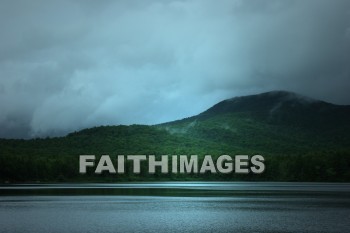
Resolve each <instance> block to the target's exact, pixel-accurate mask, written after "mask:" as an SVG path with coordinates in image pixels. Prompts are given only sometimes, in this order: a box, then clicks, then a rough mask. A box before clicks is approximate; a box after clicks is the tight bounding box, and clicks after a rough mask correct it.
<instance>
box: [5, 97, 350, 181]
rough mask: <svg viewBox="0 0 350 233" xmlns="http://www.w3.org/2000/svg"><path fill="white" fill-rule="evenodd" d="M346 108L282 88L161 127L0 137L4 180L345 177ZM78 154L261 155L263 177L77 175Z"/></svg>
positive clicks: (348, 149) (348, 153)
mask: <svg viewBox="0 0 350 233" xmlns="http://www.w3.org/2000/svg"><path fill="white" fill-rule="evenodd" d="M349 119H350V106H340V105H334V104H330V103H326V102H323V101H319V100H314V99H311V98H308V97H305V96H301V95H298V94H296V93H292V92H286V91H272V92H267V93H262V94H258V95H250V96H242V97H234V98H231V99H227V100H224V101H221V102H220V103H218V104H216V105H214V106H213V107H211V108H209V109H208V110H206V111H204V112H203V113H200V114H198V115H196V116H192V117H189V118H185V119H182V120H177V121H173V122H168V123H164V124H159V125H153V126H145V125H131V126H122V125H120V126H101V127H94V128H90V129H85V130H82V131H79V132H74V133H71V134H69V135H67V136H65V137H59V138H46V139H31V140H9V139H1V140H0V148H1V150H0V164H1V171H0V178H1V180H2V181H14V182H21V181H35V180H41V181H89V180H94V181H96V180H97V181H116V180H119V181H120V180H161V179H171V180H184V179H185V180H186V179H216V180H284V181H286V180H294V181H350V171H349V170H350V169H349V168H350V131H349V130H350V121H349ZM81 154H95V155H97V156H100V155H103V154H109V155H118V154H124V155H128V154H146V155H150V154H155V155H162V154H178V155H180V154H185V155H191V154H197V155H199V156H201V157H203V156H204V155H206V154H211V155H213V156H219V155H222V154H229V155H237V154H248V155H253V154H262V155H264V156H265V157H266V163H267V169H266V172H265V174H263V175H260V176H253V175H246V176H239V175H235V174H232V175H226V176H220V175H218V176H197V175H174V174H169V175H167V176H166V177H164V176H162V175H159V174H155V175H148V174H141V176H139V177H135V176H134V175H124V176H118V177H115V175H114V176H113V175H106V174H104V175H102V176H94V175H89V176H86V175H85V176H81V175H79V174H78V156H79V155H81Z"/></svg>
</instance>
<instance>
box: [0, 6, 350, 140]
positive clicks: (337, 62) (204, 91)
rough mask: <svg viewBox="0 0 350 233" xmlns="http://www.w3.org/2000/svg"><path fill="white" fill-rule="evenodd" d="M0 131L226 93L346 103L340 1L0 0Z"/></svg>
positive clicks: (60, 128)
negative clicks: (278, 93) (287, 94)
mask: <svg viewBox="0 0 350 233" xmlns="http://www.w3.org/2000/svg"><path fill="white" fill-rule="evenodd" d="M0 28H1V37H0V109H1V113H0V137H5V138H30V137H43V136H57V135H64V134H66V133H68V132H71V131H75V130H79V129H82V128H86V127H92V126H98V125H115V124H134V123H138V124H156V123H161V122H166V121H171V120H176V119H180V118H184V117H188V116H191V115H195V114H198V113H200V112H201V111H204V110H205V109H207V108H209V107H210V106H211V105H213V104H215V103H216V102H218V101H220V100H222V99H225V98H230V97H234V96H237V95H246V94H255V93H259V92H264V91H270V90H288V91H294V92H298V93H301V94H304V95H307V96H310V97H313V98H317V99H322V100H325V101H328V102H332V103H336V104H350V91H349V90H350V70H349V69H350V1H346V0H344V1H342V0H337V1H332V0H328V1H322V0H313V1H312V0H308V1H303V0H297V1H293V0H289V1H279V0H276V1H274V0H269V1H254V0H252V1H235V0H227V1H226V0H220V1H214V0H188V1H181V0H173V1H171V0H169V1H160V0H159V1H156V0H151V1H141V0H139V1H126V0H125V1H92V0H90V1H83V0H71V1H64V0H60V1H45V0H41V1H40V0H34V1H25V0H23V1H20V0H17V1H12V0H4V1H1V2H0Z"/></svg>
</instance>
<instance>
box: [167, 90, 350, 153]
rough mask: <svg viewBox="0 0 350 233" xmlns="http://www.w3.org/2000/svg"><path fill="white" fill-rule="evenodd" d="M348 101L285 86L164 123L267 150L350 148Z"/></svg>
mask: <svg viewBox="0 0 350 233" xmlns="http://www.w3.org/2000/svg"><path fill="white" fill-rule="evenodd" d="M349 119H350V106H340V105H334V104H330V103H326V102H323V101H319V100H314V99H311V98H308V97H305V96H302V95H298V94H296V93H292V92H286V91H272V92H266V93H262V94H258V95H251V96H242V97H235V98H231V99H227V100H224V101H221V102H220V103H218V104H216V105H214V106H213V107H211V108H209V109H208V110H206V111H204V112H203V113H200V114H199V115H197V116H193V117H189V118H185V119H182V120H179V121H174V122H169V123H165V124H162V125H160V127H161V128H164V129H166V130H167V131H168V132H170V133H172V134H177V135H179V134H183V135H191V137H194V138H203V139H207V140H210V141H217V142H221V143H227V144H229V145H231V146H232V147H233V148H237V149H241V150H243V151H244V150H254V151H256V152H258V151H260V152H265V153H273V154H274V153H276V152H278V153H279V154H286V153H292V154H294V153H296V152H299V151H300V153H302V152H304V153H305V152H307V151H315V150H321V149H332V148H338V149H339V148H346V149H348V148H350V133H349V130H350V121H349Z"/></svg>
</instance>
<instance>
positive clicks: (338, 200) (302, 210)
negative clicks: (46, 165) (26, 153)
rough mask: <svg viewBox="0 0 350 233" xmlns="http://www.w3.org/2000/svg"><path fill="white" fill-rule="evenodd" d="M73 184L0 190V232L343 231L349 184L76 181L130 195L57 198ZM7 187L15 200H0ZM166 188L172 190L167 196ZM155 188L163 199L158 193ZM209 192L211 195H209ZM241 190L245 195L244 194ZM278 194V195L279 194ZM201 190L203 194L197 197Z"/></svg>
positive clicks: (349, 221) (349, 215) (347, 223)
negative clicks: (111, 182) (92, 182)
mask: <svg viewBox="0 0 350 233" xmlns="http://www.w3.org/2000/svg"><path fill="white" fill-rule="evenodd" d="M75 186H76V185H75V184H64V185H40V186H37V185H24V186H23V187H22V186H11V187H8V186H1V187H0V192H1V194H2V196H0V232H37V233H41V232H349V229H350V195H349V194H350V191H349V184H321V183H318V184H305V183H292V184H290V185H289V183H221V182H207V183H203V182H183V183H182V182H176V183H142V184H117V185H116V184H81V185H78V186H79V189H81V191H84V192H86V191H89V190H90V189H92V190H96V189H97V190H99V189H101V188H102V189H103V188H105V187H109V189H111V188H112V190H119V189H125V188H126V187H127V188H126V189H128V190H130V189H134V191H133V192H132V195H120V193H118V192H117V194H118V195H113V194H112V193H111V192H107V193H103V194H106V195H103V196H101V195H91V193H87V194H90V195H81V194H79V192H77V193H76V194H77V195H75V196H71V195H70V196H62V195H60V194H59V192H61V191H62V190H64V189H65V188H67V189H69V190H70V189H74V187H75ZM20 187H22V188H25V189H20ZM45 187H46V188H45ZM52 187H55V188H54V189H55V190H56V192H54V193H50V195H49V196H48V195H43V194H44V193H40V192H39V194H40V195H35V196H34V195H33V196H30V195H18V194H20V192H22V194H23V193H24V194H25V193H26V191H28V190H27V189H31V190H36V189H39V190H42V189H51V188H52ZM160 187H161V188H160ZM174 187H175V188H174ZM11 188H14V189H15V190H16V192H17V193H16V195H5V194H4V193H5V192H7V191H8V190H9V189H10V190H11ZM173 188H174V190H180V192H176V191H175V192H174V193H173V194H172V192H171V190H173ZM193 188H195V189H194V190H193ZM144 189H155V190H156V191H157V192H156V195H150V193H147V192H146V194H147V195H143V193H144V192H145V191H144ZM295 189H296V191H295ZM23 190H24V191H23ZM162 190H166V191H167V194H166V195H161V194H162ZM169 190H170V191H169ZM188 190H190V192H187V191H188ZM191 190H192V191H194V192H191ZM212 190H216V191H215V192H214V193H211V192H210V191H212ZM292 190H294V191H293V192H291V191H292ZM12 191H13V190H12ZM90 191H91V190H90ZM236 191H239V192H236ZM247 191H250V192H249V195H245V193H246V192H247ZM266 191H268V192H266ZM281 191H283V194H284V195H280V194H281ZM113 192H114V191H113ZM206 192H209V193H211V194H210V195H205V193H206ZM138 193H139V194H140V195H138ZM237 194H239V195H237Z"/></svg>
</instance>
